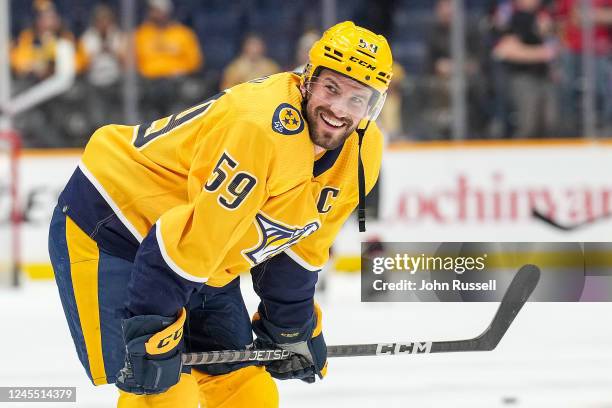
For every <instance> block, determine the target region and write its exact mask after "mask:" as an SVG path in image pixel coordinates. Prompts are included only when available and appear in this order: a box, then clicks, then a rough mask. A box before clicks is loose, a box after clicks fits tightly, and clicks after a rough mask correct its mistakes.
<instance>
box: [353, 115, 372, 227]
mask: <svg viewBox="0 0 612 408" xmlns="http://www.w3.org/2000/svg"><path fill="white" fill-rule="evenodd" d="M368 126H370V120H368V121H367V123H366V125H365V127H364V128H363V129H359V128H357V129H356V130H355V131H356V132H357V135H358V136H359V153H358V160H357V161H358V163H357V177H358V184H359V204H358V205H357V219H358V220H359V232H365V230H366V227H365V220H366V211H365V197H366V186H365V171H364V169H363V160H361V144H362V142H363V137H364V136H365V132H366V130H368Z"/></svg>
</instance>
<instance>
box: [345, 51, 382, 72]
mask: <svg viewBox="0 0 612 408" xmlns="http://www.w3.org/2000/svg"><path fill="white" fill-rule="evenodd" d="M349 60H350V61H351V62H356V63H358V64H359V65H361V66H362V67H366V68H367V69H369V70H370V71H375V70H376V67H375V66H374V65H372V64H370V63H369V62H366V61H364V60H361V59H359V58H357V57H355V56H354V55H351V57H350V58H349Z"/></svg>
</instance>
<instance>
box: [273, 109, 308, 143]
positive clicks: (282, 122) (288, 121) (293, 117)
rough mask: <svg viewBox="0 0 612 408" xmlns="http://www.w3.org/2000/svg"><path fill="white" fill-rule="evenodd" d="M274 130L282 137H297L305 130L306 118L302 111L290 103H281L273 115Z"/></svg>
mask: <svg viewBox="0 0 612 408" xmlns="http://www.w3.org/2000/svg"><path fill="white" fill-rule="evenodd" d="M272 130H273V131H275V132H276V133H280V134H281V135H286V136H291V135H297V134H298V133H300V132H301V131H302V130H304V118H303V117H302V114H301V113H300V110H299V109H297V108H295V107H294V106H293V105H291V104H289V103H286V102H285V103H281V104H280V105H278V106H277V107H276V109H275V110H274V114H273V115H272Z"/></svg>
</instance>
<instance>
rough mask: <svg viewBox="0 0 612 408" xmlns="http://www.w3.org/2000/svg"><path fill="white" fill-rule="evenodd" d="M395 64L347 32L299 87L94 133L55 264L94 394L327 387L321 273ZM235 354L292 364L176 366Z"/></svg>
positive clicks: (365, 161)
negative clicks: (250, 298) (111, 388)
mask: <svg viewBox="0 0 612 408" xmlns="http://www.w3.org/2000/svg"><path fill="white" fill-rule="evenodd" d="M391 64H392V56H391V51H390V48H389V45H388V44H387V41H386V40H385V39H384V37H382V36H380V35H376V34H374V33H372V32H370V31H368V30H366V29H363V28H360V27H357V26H355V25H354V24H353V23H352V22H343V23H340V24H337V25H336V26H334V27H332V28H330V29H329V30H328V31H327V32H325V33H324V34H323V36H322V38H321V39H320V40H319V41H318V42H317V43H315V44H314V45H313V47H312V49H311V50H310V62H309V64H308V65H307V67H306V68H305V70H304V72H303V73H302V74H301V75H297V74H295V73H289V72H287V73H281V74H277V75H272V76H270V77H267V78H262V79H258V80H254V81H251V82H249V83H245V84H241V85H237V86H235V87H233V88H230V89H228V90H226V91H224V92H222V93H221V94H219V95H216V96H214V97H212V98H210V99H209V100H207V101H205V102H203V103H201V104H199V105H197V106H194V107H192V108H190V109H187V110H186V111H184V112H181V113H179V114H176V115H172V116H169V117H166V118H163V119H159V120H156V121H153V122H151V123H146V124H142V125H140V126H120V125H109V126H105V127H102V128H101V129H99V130H98V131H96V132H95V134H94V135H93V136H92V138H91V140H90V141H89V143H88V145H87V147H86V148H85V152H84V154H83V157H82V160H81V162H80V164H79V166H78V168H77V169H76V170H75V172H74V174H73V175H72V177H71V179H70V180H69V182H68V184H67V185H66V187H65V189H64V190H63V192H62V193H61V195H60V197H59V202H58V206H57V208H56V210H55V212H54V215H53V219H52V222H51V228H50V239H49V252H50V256H51V261H52V263H53V267H54V270H55V278H56V282H57V285H58V288H59V293H60V298H61V301H62V305H63V307H64V312H65V314H66V317H67V320H68V325H69V328H70V332H71V334H72V337H73V339H74V343H75V346H76V349H77V353H78V356H79V359H80V361H81V363H82V364H83V366H84V368H85V371H86V372H87V375H88V376H89V377H90V379H91V380H92V382H93V383H94V384H95V385H100V384H106V383H115V384H116V386H117V387H118V388H119V390H120V396H119V402H118V406H120V407H145V406H146V407H197V406H198V402H200V403H201V404H202V406H206V407H208V408H212V407H243V406H250V407H276V406H278V392H277V389H276V385H275V383H274V381H273V380H272V377H275V378H278V379H291V378H296V379H302V380H304V381H306V382H314V381H315V377H319V378H323V376H324V375H325V373H326V369H327V363H326V346H325V341H324V339H323V334H322V331H321V329H322V315H321V310H320V308H319V307H318V306H317V304H316V303H315V302H314V300H313V295H314V287H315V283H316V281H317V271H319V270H320V269H321V268H322V266H323V265H324V264H325V263H326V262H327V260H328V250H329V247H330V246H331V244H332V242H333V240H334V238H335V236H336V234H337V233H338V231H339V229H340V227H341V226H342V224H343V223H344V221H345V220H346V219H347V217H348V216H349V215H350V214H351V212H352V211H353V210H354V208H355V207H356V205H357V203H358V202H361V201H363V200H362V199H363V196H364V195H365V191H366V190H367V191H369V189H371V188H372V186H373V185H374V183H375V181H376V178H377V176H378V171H379V167H380V163H381V154H382V137H381V134H380V131H379V130H378V128H377V127H376V125H375V124H374V123H372V124H370V122H371V121H372V120H373V119H375V117H376V115H377V113H378V112H379V111H380V108H381V107H382V104H383V102H384V97H385V92H386V90H387V88H388V86H389V82H390V80H391ZM368 125H369V127H368ZM361 140H362V141H363V143H360V142H361ZM358 186H359V187H358ZM362 221H363V220H361V223H362ZM248 270H250V271H251V274H252V277H253V286H254V290H255V292H256V293H257V295H258V296H259V297H260V299H261V302H260V304H259V307H258V310H257V313H255V315H254V317H253V318H252V319H251V318H250V316H249V314H248V312H247V310H246V307H245V305H244V302H243V299H242V295H241V293H240V288H239V274H240V273H242V272H245V271H248ZM252 332H254V333H255V335H256V339H255V341H253V335H252ZM247 347H274V348H283V349H288V350H291V351H292V352H294V353H295V354H294V355H293V357H292V359H290V360H283V361H277V362H273V363H269V364H266V365H265V366H261V365H260V364H257V363H252V362H249V363H232V364H213V365H202V366H197V367H195V368H193V369H191V370H189V369H187V367H183V366H182V364H181V353H183V352H189V351H211V350H224V349H245V348H247Z"/></svg>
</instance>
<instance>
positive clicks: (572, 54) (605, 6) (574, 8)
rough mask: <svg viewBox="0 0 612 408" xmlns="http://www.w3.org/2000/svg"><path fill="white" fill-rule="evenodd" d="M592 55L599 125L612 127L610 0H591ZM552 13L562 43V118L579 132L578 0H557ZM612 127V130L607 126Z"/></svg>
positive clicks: (580, 15) (580, 40)
mask: <svg viewBox="0 0 612 408" xmlns="http://www.w3.org/2000/svg"><path fill="white" fill-rule="evenodd" d="M591 3H592V7H593V9H594V13H593V16H592V18H593V24H594V30H593V31H594V32H593V37H594V38H593V40H594V50H593V53H594V55H595V83H596V86H595V92H596V95H597V102H598V108H599V113H600V115H599V117H600V118H602V125H604V126H609V127H612V68H611V65H612V61H611V60H610V55H612V0H591ZM555 16H556V19H557V22H558V24H559V32H560V34H561V42H562V44H563V46H564V50H563V53H562V54H561V62H562V67H563V70H562V76H561V87H562V107H563V117H564V118H565V119H566V120H569V121H570V122H571V123H570V131H571V132H572V133H573V134H574V135H576V134H578V132H579V130H580V129H579V116H578V113H579V112H580V109H579V101H580V92H581V90H582V80H581V77H582V52H583V48H584V47H583V42H584V40H583V38H582V29H583V25H584V17H586V16H583V13H582V12H581V2H580V1H578V0H556V2H555ZM610 130H612V129H610Z"/></svg>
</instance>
